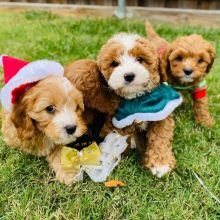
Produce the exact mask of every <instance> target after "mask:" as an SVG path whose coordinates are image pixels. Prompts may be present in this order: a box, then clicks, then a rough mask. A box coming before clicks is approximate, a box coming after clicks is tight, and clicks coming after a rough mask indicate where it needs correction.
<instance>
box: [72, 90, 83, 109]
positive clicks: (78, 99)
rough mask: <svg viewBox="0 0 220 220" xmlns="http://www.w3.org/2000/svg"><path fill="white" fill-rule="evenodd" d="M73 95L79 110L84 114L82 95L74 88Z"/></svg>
mask: <svg viewBox="0 0 220 220" xmlns="http://www.w3.org/2000/svg"><path fill="white" fill-rule="evenodd" d="M74 95H75V97H76V102H77V104H78V106H79V108H80V110H81V111H82V112H84V102H83V95H82V93H81V92H80V91H79V90H78V89H76V88H74Z"/></svg>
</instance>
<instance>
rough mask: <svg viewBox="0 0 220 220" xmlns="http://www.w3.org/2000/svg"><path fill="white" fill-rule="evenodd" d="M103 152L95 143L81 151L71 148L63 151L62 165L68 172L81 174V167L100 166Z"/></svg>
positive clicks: (65, 148) (64, 148)
mask: <svg viewBox="0 0 220 220" xmlns="http://www.w3.org/2000/svg"><path fill="white" fill-rule="evenodd" d="M100 158H101V152H100V149H99V146H98V145H97V144H96V143H95V142H93V143H92V144H90V145H89V146H88V147H86V148H83V149H82V150H81V151H78V150H76V149H73V148H70V147H63V148H62V149H61V165H62V168H63V169H64V170H65V171H66V172H79V171H80V166H81V165H94V166H99V165H100Z"/></svg>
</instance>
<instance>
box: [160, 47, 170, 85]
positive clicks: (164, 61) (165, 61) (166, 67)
mask: <svg viewBox="0 0 220 220" xmlns="http://www.w3.org/2000/svg"><path fill="white" fill-rule="evenodd" d="M172 51H173V50H172V48H171V47H170V46H168V47H167V49H166V50H165V51H164V52H163V54H162V56H161V57H160V65H159V70H160V76H161V80H162V81H163V82H169V81H170V79H169V74H170V71H171V70H170V61H169V56H170V54H171V53H172Z"/></svg>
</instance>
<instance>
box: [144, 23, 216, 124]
mask: <svg viewBox="0 0 220 220" xmlns="http://www.w3.org/2000/svg"><path fill="white" fill-rule="evenodd" d="M146 32H147V35H148V39H149V40H150V41H151V42H153V43H154V44H155V46H156V47H157V51H158V55H159V57H160V72H161V75H162V80H163V81H166V82H168V83H169V84H171V85H172V86H173V87H174V88H176V89H177V90H178V89H179V90H187V91H189V92H190V93H191V95H192V98H193V111H194V118H195V121H196V122H197V123H199V124H202V125H204V126H207V127H211V126H212V124H213V121H212V117H211V115H210V112H209V109H208V96H207V93H206V82H205V80H204V78H205V76H206V74H207V73H208V72H209V71H210V69H211V67H212V64H213V62H214V59H215V49H214V48H213V47H212V45H211V44H210V43H209V42H207V41H206V40H204V39H203V37H202V36H200V35H196V34H192V35H189V36H183V37H178V38H177V39H176V40H174V41H173V42H172V43H168V42H167V41H166V40H164V39H162V38H161V37H159V36H158V35H157V34H156V33H155V31H154V30H153V28H152V26H151V24H150V23H149V22H146Z"/></svg>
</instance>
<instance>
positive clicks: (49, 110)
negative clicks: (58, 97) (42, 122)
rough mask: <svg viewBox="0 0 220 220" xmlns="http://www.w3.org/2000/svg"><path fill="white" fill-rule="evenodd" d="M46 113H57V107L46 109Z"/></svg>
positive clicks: (50, 106)
mask: <svg viewBox="0 0 220 220" xmlns="http://www.w3.org/2000/svg"><path fill="white" fill-rule="evenodd" d="M46 111H47V112H48V113H54V112H55V111H56V109H55V106H53V105H49V106H47V107H46Z"/></svg>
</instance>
